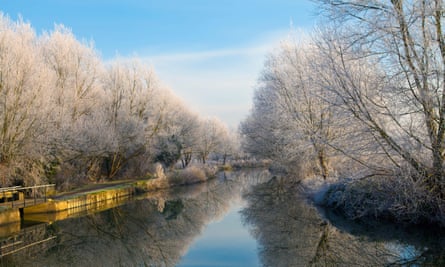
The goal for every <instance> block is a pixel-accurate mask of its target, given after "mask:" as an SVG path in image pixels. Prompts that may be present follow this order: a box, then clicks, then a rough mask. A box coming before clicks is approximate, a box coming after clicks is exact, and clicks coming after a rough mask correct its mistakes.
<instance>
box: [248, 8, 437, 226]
mask: <svg viewBox="0 0 445 267" xmlns="http://www.w3.org/2000/svg"><path fill="white" fill-rule="evenodd" d="M315 2H318V4H319V8H320V13H321V14H322V15H323V18H326V20H325V21H322V26H321V27H320V28H319V29H317V30H315V31H314V32H313V33H311V36H306V37H301V36H295V35H293V36H291V37H289V38H288V39H287V40H285V41H283V42H282V44H281V46H280V47H278V48H277V49H276V50H275V51H274V52H272V53H271V54H270V56H269V57H268V59H267V60H266V63H265V66H264V69H263V72H262V74H261V76H260V79H259V85H258V87H257V88H256V91H255V95H254V106H253V109H252V112H251V113H250V115H249V117H248V118H247V119H246V120H244V121H243V122H242V124H241V127H240V129H241V132H242V134H243V136H244V141H243V147H244V149H245V150H246V151H247V152H250V153H251V154H254V155H256V156H257V157H263V158H269V159H273V160H274V161H275V162H276V165H277V166H278V167H279V168H280V169H281V170H283V171H285V172H291V173H292V172H293V173H295V172H297V173H300V174H303V176H306V177H307V176H312V175H319V176H322V177H325V178H326V177H330V176H339V177H348V178H357V179H358V178H362V179H358V180H363V179H368V180H372V182H371V183H363V184H362V185H361V186H362V188H360V190H362V189H363V190H362V191H363V192H365V191H366V192H368V193H369V192H373V193H376V192H380V193H381V192H382V191H379V190H383V189H382V188H384V190H387V191H385V192H386V193H385V194H382V195H379V194H371V196H368V197H364V198H363V199H362V200H363V201H364V202H365V201H368V204H366V203H364V202H360V203H356V204H357V205H363V206H360V207H361V208H363V209H365V210H367V209H374V208H375V209H376V210H377V211H376V213H379V212H380V211H382V210H385V212H386V211H388V209H389V210H390V212H394V213H395V214H396V216H398V215H400V214H401V213H404V214H408V213H410V212H411V213H416V212H421V213H422V214H426V215H425V216H423V215H422V216H423V217H428V218H433V217H434V218H441V219H439V220H442V222H443V223H444V224H445V205H444V201H445V178H444V177H445V169H444V157H445V35H444V25H443V24H444V18H445V17H444V6H443V1H442V0H424V1H403V0H391V1H390V0H366V1H362V0H350V1H342V0H335V1H324V0H319V1H315ZM323 18H322V19H323ZM295 37H297V38H295ZM389 184H391V186H388V185H389ZM355 186H357V183H355ZM364 187H367V188H364ZM342 188H343V189H344V188H348V186H346V187H342ZM356 189H357V190H358V188H355V189H354V190H355V191H354V190H352V191H350V192H351V195H350V196H351V198H349V200H348V201H349V204H350V203H352V202H353V198H354V197H353V194H356V195H359V194H358V193H357V190H356ZM346 191H347V190H346ZM394 193H395V194H394ZM364 195H365V193H363V194H362V196H364ZM368 195H369V194H368ZM388 195H393V196H394V195H395V196H399V197H400V196H402V195H403V198H399V199H396V198H397V197H395V196H394V197H391V198H387V199H391V202H389V201H388V200H384V199H385V198H386V197H387V196H388ZM377 196H378V197H377ZM344 199H346V198H344ZM344 199H343V200H344ZM370 199H371V201H370ZM401 199H403V200H401ZM343 200H338V199H337V200H336V201H334V202H336V203H337V204H338V205H347V204H346V203H344V202H342V201H343ZM382 201H384V202H385V201H386V202H385V203H386V204H388V205H387V206H386V207H383V206H385V205H382ZM403 201H406V203H401V202H403ZM369 203H373V204H372V205H371V204H369ZM375 203H379V204H378V205H377V204H375ZM413 203H414V204H413ZM349 204H348V205H349ZM374 204H375V205H374ZM408 206H409V208H407V207H408ZM370 207H371V208H370ZM349 208H351V209H352V210H353V209H354V207H349ZM355 208H357V206H356V207H355ZM413 210H415V211H413ZM364 213H366V212H364ZM382 213H383V211H382ZM354 216H358V217H360V216H361V215H360V214H355V215H354ZM410 218H413V217H410ZM420 219H421V218H420Z"/></svg>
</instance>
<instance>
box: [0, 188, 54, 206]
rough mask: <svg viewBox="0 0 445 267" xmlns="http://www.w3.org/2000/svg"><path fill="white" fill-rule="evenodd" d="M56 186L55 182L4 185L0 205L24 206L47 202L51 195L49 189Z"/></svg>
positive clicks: (0, 195)
mask: <svg viewBox="0 0 445 267" xmlns="http://www.w3.org/2000/svg"><path fill="white" fill-rule="evenodd" d="M54 186H55V184H46V185H34V186H26V187H23V186H13V187H2V188H0V206H10V207H11V208H24V207H29V206H32V205H37V204H39V203H42V202H46V201H47V199H48V196H49V195H50V194H49V192H48V191H49V190H48V189H49V188H54Z"/></svg>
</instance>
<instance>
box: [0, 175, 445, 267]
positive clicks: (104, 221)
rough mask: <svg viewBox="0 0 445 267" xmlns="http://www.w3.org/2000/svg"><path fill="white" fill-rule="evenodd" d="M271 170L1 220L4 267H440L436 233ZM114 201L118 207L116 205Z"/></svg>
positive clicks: (440, 238)
mask: <svg viewBox="0 0 445 267" xmlns="http://www.w3.org/2000/svg"><path fill="white" fill-rule="evenodd" d="M300 190H301V188H299V187H298V185H295V184H294V185H290V184H288V183H285V182H283V181H281V180H279V179H276V178H272V177H271V175H270V174H269V173H268V172H267V171H258V170H257V171H241V172H233V173H226V174H221V175H220V177H219V178H218V179H214V180H212V181H210V182H208V183H205V184H199V185H194V186H190V187H183V188H176V189H174V190H168V191H163V192H156V193H150V194H147V195H143V196H139V197H137V198H134V199H131V200H126V201H124V202H123V203H114V204H113V203H112V205H111V206H110V207H102V208H98V209H97V210H88V211H77V213H75V214H56V215H55V214H52V215H50V216H49V215H48V216H34V217H27V218H25V219H27V221H26V222H25V224H22V225H20V224H19V225H9V226H4V227H0V242H1V243H0V244H1V246H2V250H1V252H2V253H4V252H5V251H7V249H10V248H11V246H16V248H20V247H23V245H24V244H26V248H25V249H21V250H19V251H18V252H17V253H14V254H11V255H8V256H4V257H2V258H1V259H0V266H277V267H280V266H445V261H444V259H445V253H444V247H445V241H444V236H443V235H442V234H441V233H439V232H433V231H421V230H420V229H411V230H402V229H398V228H397V227H395V226H384V225H380V226H376V225H372V226H371V225H363V224H352V223H350V222H348V221H345V220H343V219H342V218H341V217H338V216H336V215H335V214H329V213H326V212H324V211H323V210H320V209H317V208H316V207H314V206H313V205H311V204H308V203H307V202H306V201H305V199H304V198H303V197H302V195H301V194H300V193H299V192H300ZM113 206H114V207H113Z"/></svg>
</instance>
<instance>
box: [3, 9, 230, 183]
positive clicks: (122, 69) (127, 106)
mask: <svg viewBox="0 0 445 267" xmlns="http://www.w3.org/2000/svg"><path fill="white" fill-rule="evenodd" d="M235 149H236V138H235V137H234V135H233V134H231V132H230V131H229V130H228V128H227V127H226V126H225V125H224V124H223V123H222V122H221V121H219V120H217V119H214V118H204V117H201V116H199V115H198V114H195V113H194V112H192V111H191V110H190V109H188V108H187V107H186V106H185V105H184V103H183V102H181V100H180V99H178V97H176V96H175V95H174V94H173V93H172V92H171V91H170V90H169V89H168V88H166V87H165V86H163V85H162V84H161V82H160V81H159V79H158V78H157V77H156V74H155V73H154V71H153V69H152V68H150V67H147V66H144V65H143V64H141V63H140V62H139V61H137V60H131V61H124V60H116V61H114V62H112V63H108V64H105V63H104V62H103V61H102V60H101V59H100V57H99V56H98V53H97V52H96V51H95V49H94V47H93V45H92V44H89V43H85V42H80V41H78V40H77V39H76V38H75V36H74V35H73V34H72V32H71V31H70V30H68V29H67V28H65V27H63V26H56V27H55V29H54V30H53V31H51V32H46V33H43V34H41V35H40V36H37V35H36V33H35V31H34V30H33V28H32V27H31V26H30V25H29V24H28V23H25V22H23V21H17V22H15V21H11V20H10V19H9V18H8V17H6V16H4V15H0V172H1V173H0V177H1V178H0V179H1V180H0V184H1V185H2V186H6V185H11V184H13V183H19V182H20V183H25V184H34V183H43V182H54V181H56V182H57V183H58V184H59V185H66V186H69V185H71V184H73V183H74V184H75V183H78V182H83V181H88V180H98V179H104V178H105V179H112V178H116V177H121V176H124V175H143V174H145V173H146V172H147V170H148V168H149V166H150V163H152V162H161V163H163V164H164V166H165V167H171V166H173V165H175V163H177V162H178V161H179V160H180V159H181V160H182V162H183V166H184V167H185V166H187V165H188V164H189V163H190V161H191V160H192V157H195V158H199V159H201V160H202V161H203V162H205V161H206V159H207V158H208V157H209V155H211V154H217V155H220V157H221V158H226V157H227V156H228V155H229V154H231V153H233V151H234V150H235ZM48 179H49V180H50V181H48ZM54 179H55V180H54Z"/></svg>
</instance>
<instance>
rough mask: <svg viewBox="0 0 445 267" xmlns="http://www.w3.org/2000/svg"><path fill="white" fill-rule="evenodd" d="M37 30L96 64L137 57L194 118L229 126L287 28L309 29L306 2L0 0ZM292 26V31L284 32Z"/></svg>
mask: <svg viewBox="0 0 445 267" xmlns="http://www.w3.org/2000/svg"><path fill="white" fill-rule="evenodd" d="M0 3H1V7H0V9H1V10H2V12H3V13H5V14H7V15H9V16H10V17H11V18H12V19H17V17H18V16H19V15H21V16H22V17H23V19H24V20H25V21H29V22H30V23H31V24H32V26H33V27H34V29H36V31H37V32H38V33H41V32H42V31H44V30H46V31H50V30H51V29H53V27H54V24H63V25H65V26H66V27H68V28H70V29H72V31H73V33H74V34H75V35H76V36H77V38H78V39H83V40H87V41H90V40H92V41H93V42H94V44H95V47H96V49H97V50H98V51H99V52H100V54H101V56H102V58H103V60H105V61H108V60H112V59H113V58H115V57H116V56H117V55H119V57H124V58H125V57H135V56H136V57H140V58H142V59H143V60H144V61H145V62H147V64H150V65H152V66H153V67H154V68H155V70H156V72H157V73H158V75H159V77H160V78H161V80H162V81H163V82H164V83H165V84H166V85H168V86H169V87H170V88H171V89H172V90H173V91H174V92H176V93H177V94H178V95H179V96H180V97H181V98H183V99H184V100H185V102H186V103H187V104H189V105H190V106H191V107H192V108H193V109H194V110H196V111H197V112H199V113H201V114H202V115H209V116H217V117H219V118H221V119H222V120H223V121H225V122H227V123H228V124H229V125H231V126H232V127H236V126H237V125H238V123H239V121H240V120H242V119H243V118H244V117H245V116H246V115H247V114H248V111H249V108H250V106H251V98H252V95H253V87H254V86H255V83H256V79H257V77H258V76H259V74H260V71H261V68H262V64H263V61H264V58H265V55H266V54H267V53H268V52H269V51H271V50H272V49H273V48H274V47H276V46H277V45H278V43H279V41H280V40H282V39H284V38H286V35H287V34H288V33H289V31H290V29H291V28H295V29H302V30H307V31H309V30H310V29H311V28H312V27H313V26H314V24H315V20H316V16H315V11H316V10H315V7H314V5H313V3H312V2H311V1H310V0H220V1H212V0H193V1H186V0H183V1H180V0H176V1H173V0H158V1H150V0H146V1H144V0H125V1H124V0H121V1H117V0H69V1H68V0H66V1H64V0H39V1H31V0H28V1H20V0H0ZM291 25H292V27H291Z"/></svg>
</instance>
